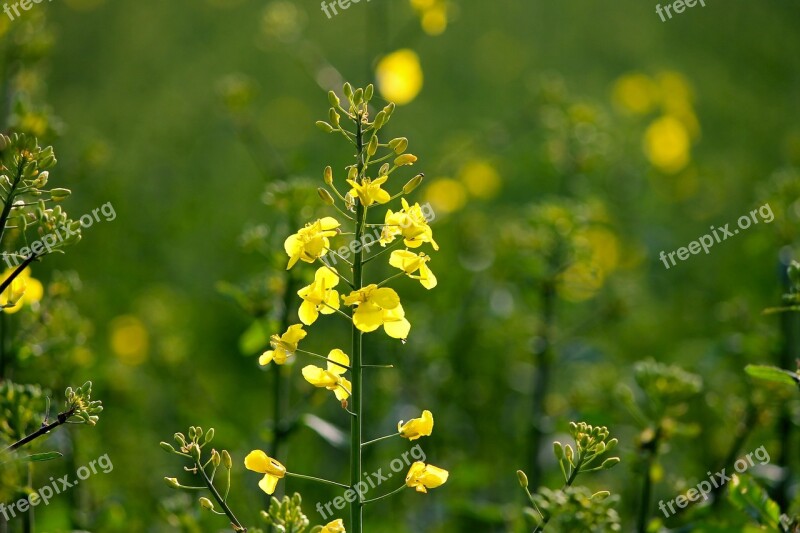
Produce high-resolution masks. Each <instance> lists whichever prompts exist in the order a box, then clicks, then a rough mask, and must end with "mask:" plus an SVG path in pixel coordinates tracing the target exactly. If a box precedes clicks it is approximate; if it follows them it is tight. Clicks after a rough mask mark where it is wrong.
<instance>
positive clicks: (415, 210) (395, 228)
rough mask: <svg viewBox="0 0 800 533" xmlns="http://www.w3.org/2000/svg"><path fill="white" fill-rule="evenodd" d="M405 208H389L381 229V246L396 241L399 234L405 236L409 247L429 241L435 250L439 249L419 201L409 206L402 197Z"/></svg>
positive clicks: (417, 246) (404, 240) (415, 246)
mask: <svg viewBox="0 0 800 533" xmlns="http://www.w3.org/2000/svg"><path fill="white" fill-rule="evenodd" d="M400 201H401V202H402V204H403V209H402V210H401V211H398V212H397V213H394V212H392V210H391V209H389V210H388V211H387V212H386V218H385V219H384V224H385V225H384V227H383V230H382V231H381V239H380V243H381V246H386V245H387V244H389V243H391V242H393V241H394V239H395V237H397V236H398V235H402V236H403V242H404V243H405V245H406V246H408V247H409V248H419V247H420V246H422V243H424V242H429V243H431V246H433V249H434V250H438V249H439V245H438V244H436V241H434V240H433V231H432V230H431V227H430V226H428V221H427V219H426V218H425V215H424V214H423V213H422V208H421V207H420V205H419V204H418V203H416V204H414V206H413V207H412V206H409V205H408V202H407V201H406V199H405V198H401V199H400Z"/></svg>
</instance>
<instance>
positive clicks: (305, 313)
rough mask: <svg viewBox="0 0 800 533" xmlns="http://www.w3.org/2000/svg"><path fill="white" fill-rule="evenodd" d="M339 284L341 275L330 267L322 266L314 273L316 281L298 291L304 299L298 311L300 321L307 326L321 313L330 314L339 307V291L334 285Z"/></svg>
mask: <svg viewBox="0 0 800 533" xmlns="http://www.w3.org/2000/svg"><path fill="white" fill-rule="evenodd" d="M338 284H339V276H337V275H336V274H334V273H333V272H332V271H331V270H330V268H328V267H320V268H318V269H317V271H316V273H315V274H314V281H313V282H312V283H311V285H307V286H305V287H303V288H302V289H300V290H299V291H297V295H298V296H300V298H302V299H303V303H302V304H300V310H299V311H298V312H297V314H298V316H299V317H300V321H301V322H302V323H303V324H305V325H306V326H310V325H311V324H313V323H314V322H316V320H317V318H318V317H319V314H320V313H322V314H323V315H330V314H332V313H335V312H336V310H337V309H339V293H338V292H337V291H335V290H333V287H335V286H336V285H338Z"/></svg>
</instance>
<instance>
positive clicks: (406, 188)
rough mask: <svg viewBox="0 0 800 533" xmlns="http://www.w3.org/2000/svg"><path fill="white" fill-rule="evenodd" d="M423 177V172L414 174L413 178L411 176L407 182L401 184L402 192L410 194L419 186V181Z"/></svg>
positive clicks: (420, 181)
mask: <svg viewBox="0 0 800 533" xmlns="http://www.w3.org/2000/svg"><path fill="white" fill-rule="evenodd" d="M424 178H425V174H423V173H421V172H420V173H419V174H417V175H416V176H414V177H413V178H411V179H410V180H409V182H408V183H406V184H405V185H403V194H411V193H412V192H413V191H414V189H416V188H417V187H419V185H420V183H422V180H423V179H424Z"/></svg>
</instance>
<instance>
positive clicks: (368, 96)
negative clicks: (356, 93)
mask: <svg viewBox="0 0 800 533" xmlns="http://www.w3.org/2000/svg"><path fill="white" fill-rule="evenodd" d="M373 94H375V87H374V86H373V85H372V84H371V83H370V84H369V85H367V88H366V90H365V91H364V101H366V102H369V101H370V100H372V95H373Z"/></svg>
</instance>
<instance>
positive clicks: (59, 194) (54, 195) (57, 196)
mask: <svg viewBox="0 0 800 533" xmlns="http://www.w3.org/2000/svg"><path fill="white" fill-rule="evenodd" d="M70 194H72V191H70V190H69V189H52V190H51V191H50V199H51V200H53V201H54V202H61V201H63V200H66V199H67V198H68V197H69V195H70Z"/></svg>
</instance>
